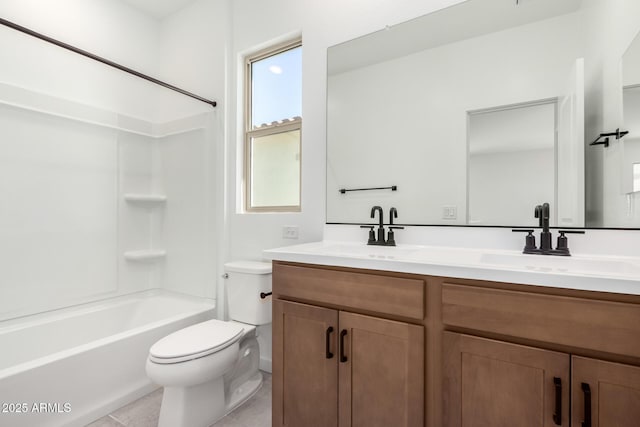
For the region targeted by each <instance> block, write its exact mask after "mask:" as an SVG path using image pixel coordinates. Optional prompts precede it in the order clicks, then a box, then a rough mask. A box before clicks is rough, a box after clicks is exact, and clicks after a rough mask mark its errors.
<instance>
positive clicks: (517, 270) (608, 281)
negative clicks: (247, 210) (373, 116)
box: [263, 241, 640, 295]
mask: <svg viewBox="0 0 640 427" xmlns="http://www.w3.org/2000/svg"><path fill="white" fill-rule="evenodd" d="M263 256H264V257H265V258H266V259H269V260H277V261H289V262H298V263H305V264H317V265H331V266H339V267H349V268H363V269H371V270H383V271H396V272H402V273H413V274H422V275H429V276H442V277H452V278H461V279H477V280H489V281H495V282H507V283H519V284H525V285H538V286H548V287H554V288H565V289H579V290H587V291H598V292H613V293H621V294H631V295H640V257H624V256H583V255H573V256H570V257H561V256H546V255H525V254H522V253H521V252H519V251H500V250H495V249H491V250H485V249H469V248H455V247H442V246H423V245H398V246H395V247H384V246H367V245H366V244H364V243H354V242H339V241H321V242H314V243H306V244H301V245H295V246H286V247H282V248H276V249H269V250H266V251H264V252H263Z"/></svg>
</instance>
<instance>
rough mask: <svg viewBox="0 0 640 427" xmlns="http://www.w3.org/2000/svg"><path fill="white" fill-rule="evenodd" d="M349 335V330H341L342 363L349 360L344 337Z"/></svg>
mask: <svg viewBox="0 0 640 427" xmlns="http://www.w3.org/2000/svg"><path fill="white" fill-rule="evenodd" d="M345 336H347V330H346V329H343V330H341V331H340V363H345V362H346V361H347V356H345V355H344V337H345Z"/></svg>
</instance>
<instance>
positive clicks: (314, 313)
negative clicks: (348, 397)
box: [273, 300, 338, 427]
mask: <svg viewBox="0 0 640 427" xmlns="http://www.w3.org/2000/svg"><path fill="white" fill-rule="evenodd" d="M337 333H338V312H337V311H336V310H330V309H326V308H320V307H314V306H310V305H305V304H297V303H292V302H285V301H281V300H274V301H273V425H274V427H275V426H278V427H280V426H288V427H301V426H310V427H314V426H317V427H332V426H337V425H338V363H337V361H336V360H337V354H336V353H337V346H336V345H337V339H336V336H337Z"/></svg>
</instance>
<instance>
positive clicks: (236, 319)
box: [146, 261, 271, 427]
mask: <svg viewBox="0 0 640 427" xmlns="http://www.w3.org/2000/svg"><path fill="white" fill-rule="evenodd" d="M225 272H226V273H227V275H228V278H227V295H228V302H229V317H231V319H233V320H231V321H228V322H224V321H222V320H209V321H206V322H202V323H198V324H195V325H192V326H189V327H187V328H185V329H181V330H179V331H176V332H174V333H172V334H170V335H167V336H166V337H164V338H162V339H161V340H159V341H158V342H156V343H155V344H154V345H153V346H151V349H150V350H149V357H148V358H147V365H146V369H147V375H148V376H149V378H150V379H151V380H152V381H153V382H155V383H156V384H159V385H161V386H163V387H164V395H163V397H162V407H161V409H160V420H159V422H158V426H159V427H176V426H185V427H187V426H188V427H200V426H202V427H208V426H210V425H211V424H213V423H214V422H216V421H217V420H218V419H220V418H222V417H223V416H225V415H226V414H227V413H229V412H231V411H232V410H233V409H234V408H236V407H237V406H238V405H240V404H241V403H243V402H244V401H246V400H247V399H248V398H250V397H251V396H252V395H253V394H254V393H255V392H256V391H258V389H259V388H260V385H261V384H262V374H260V371H259V370H258V365H259V363H260V352H259V349H258V341H257V339H256V326H257V325H264V324H267V323H271V297H266V298H261V296H260V294H261V293H263V292H271V264H270V263H265V262H255V261H237V262H230V263H227V264H225Z"/></svg>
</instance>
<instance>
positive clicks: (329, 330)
mask: <svg viewBox="0 0 640 427" xmlns="http://www.w3.org/2000/svg"><path fill="white" fill-rule="evenodd" d="M332 332H333V326H329V327H328V328H327V332H326V335H325V339H326V341H325V354H326V358H327V359H332V358H333V353H331V350H330V349H331V333H332Z"/></svg>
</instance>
